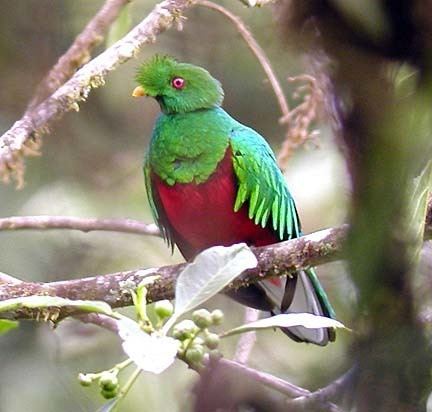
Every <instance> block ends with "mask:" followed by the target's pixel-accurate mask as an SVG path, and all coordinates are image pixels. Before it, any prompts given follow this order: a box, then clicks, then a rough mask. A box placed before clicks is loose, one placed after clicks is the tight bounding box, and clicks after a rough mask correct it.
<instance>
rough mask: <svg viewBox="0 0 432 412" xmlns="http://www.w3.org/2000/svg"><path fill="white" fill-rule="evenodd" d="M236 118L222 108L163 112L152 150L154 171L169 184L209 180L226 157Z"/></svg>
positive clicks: (151, 156)
mask: <svg viewBox="0 0 432 412" xmlns="http://www.w3.org/2000/svg"><path fill="white" fill-rule="evenodd" d="M234 122H235V121H234V120H233V119H231V117H230V116H228V115H227V114H226V113H225V112H224V111H223V110H222V109H210V110H200V111H195V112H191V113H184V114H168V115H166V114H162V115H161V116H160V117H159V119H158V120H157V122H156V125H155V128H154V130H153V135H152V139H151V142H150V149H149V153H148V156H149V162H150V166H151V169H152V171H153V172H154V173H156V174H157V175H158V176H159V177H161V178H162V179H163V180H164V181H165V182H167V183H168V184H169V185H174V184H175V183H191V182H194V183H197V184H198V183H203V182H205V181H206V180H207V179H208V178H209V176H210V175H211V174H212V173H213V172H214V171H215V169H216V167H217V164H218V163H219V162H220V161H221V160H222V158H223V157H224V154H225V152H226V149H227V147H228V144H229V136H230V132H231V128H232V126H233V123H234Z"/></svg>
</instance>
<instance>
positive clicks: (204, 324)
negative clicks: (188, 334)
mask: <svg viewBox="0 0 432 412" xmlns="http://www.w3.org/2000/svg"><path fill="white" fill-rule="evenodd" d="M192 319H193V321H194V322H195V323H196V325H197V326H198V327H199V328H200V329H205V328H208V327H209V326H210V325H211V324H212V323H213V322H212V316H211V314H210V312H209V311H208V310H207V309H198V310H196V311H195V312H193V313H192Z"/></svg>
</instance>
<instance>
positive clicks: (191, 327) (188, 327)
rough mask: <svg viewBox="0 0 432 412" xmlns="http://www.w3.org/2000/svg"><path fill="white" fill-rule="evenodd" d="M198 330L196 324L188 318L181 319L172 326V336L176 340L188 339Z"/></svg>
mask: <svg viewBox="0 0 432 412" xmlns="http://www.w3.org/2000/svg"><path fill="white" fill-rule="evenodd" d="M198 331H199V328H198V326H197V325H195V323H194V322H192V321H191V320H189V319H185V320H182V321H181V322H180V323H177V325H175V326H174V328H173V337H174V338H176V339H178V340H185V339H189V338H191V337H192V336H194V335H195V334H196V333H197V332H198Z"/></svg>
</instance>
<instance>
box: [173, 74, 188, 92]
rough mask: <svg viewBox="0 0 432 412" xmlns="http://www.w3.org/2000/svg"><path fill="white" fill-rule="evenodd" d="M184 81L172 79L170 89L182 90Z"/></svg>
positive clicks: (176, 78)
mask: <svg viewBox="0 0 432 412" xmlns="http://www.w3.org/2000/svg"><path fill="white" fill-rule="evenodd" d="M185 83H186V82H185V79H183V77H174V78H173V79H172V80H171V85H172V87H174V89H177V90H181V89H183V87H184V86H185Z"/></svg>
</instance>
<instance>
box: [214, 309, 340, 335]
mask: <svg viewBox="0 0 432 412" xmlns="http://www.w3.org/2000/svg"><path fill="white" fill-rule="evenodd" d="M292 326H303V327H305V328H308V329H320V328H344V329H347V328H346V327H345V326H344V325H343V324H342V323H341V322H339V321H337V320H335V319H330V318H326V317H324V316H317V315H312V314H311V313H283V314H281V315H276V316H271V317H269V318H265V319H260V320H257V321H255V322H251V323H246V324H245V325H242V326H239V327H237V328H234V329H231V330H229V331H228V332H225V333H224V334H223V335H222V337H225V336H231V335H236V334H238V333H244V332H249V331H251V330H257V329H269V328H290V327H292Z"/></svg>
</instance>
